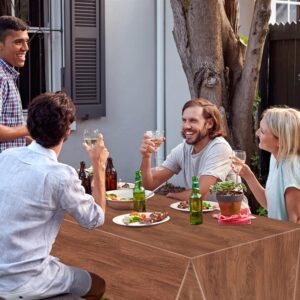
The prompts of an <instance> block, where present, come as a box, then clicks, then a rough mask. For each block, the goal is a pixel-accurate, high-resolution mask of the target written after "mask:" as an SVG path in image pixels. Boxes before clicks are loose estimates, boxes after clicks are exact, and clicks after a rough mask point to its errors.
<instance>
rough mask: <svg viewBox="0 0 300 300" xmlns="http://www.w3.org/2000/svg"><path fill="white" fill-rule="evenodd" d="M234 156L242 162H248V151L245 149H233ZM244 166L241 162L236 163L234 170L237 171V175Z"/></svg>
mask: <svg viewBox="0 0 300 300" xmlns="http://www.w3.org/2000/svg"><path fill="white" fill-rule="evenodd" d="M233 156H234V157H236V158H238V159H239V160H240V161H241V162H242V163H245V162H246V151H244V150H233ZM242 167H243V166H242V165H241V164H238V163H236V164H234V171H235V172H236V174H237V176H238V174H239V173H240V171H241V169H242Z"/></svg>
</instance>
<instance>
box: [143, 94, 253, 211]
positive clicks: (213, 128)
mask: <svg viewBox="0 0 300 300" xmlns="http://www.w3.org/2000/svg"><path fill="white" fill-rule="evenodd" d="M181 134H182V137H183V138H184V141H183V142H182V143H181V144H179V145H178V146H177V147H175V148H174V149H173V150H172V151H171V153H170V154H169V155H168V156H167V158H166V160H165V161H164V162H163V164H162V166H161V167H160V168H158V169H155V170H153V169H151V156H152V154H153V152H154V151H156V148H155V144H154V143H153V142H152V141H151V139H150V137H149V136H147V134H145V135H144V139H143V141H142V144H141V146H140V152H141V155H142V163H141V172H142V176H143V184H144V187H145V188H147V189H154V188H156V187H157V186H159V185H160V184H162V183H163V182H165V181H167V180H168V179H170V178H171V177H172V176H173V175H175V174H178V173H179V172H180V171H182V172H183V176H184V182H185V188H186V189H187V190H186V191H183V192H180V193H169V194H168V195H167V196H168V197H170V198H174V199H177V200H180V201H187V200H188V199H189V196H190V193H191V186H192V176H199V187H200V191H201V194H202V196H203V199H206V200H212V201H216V200H215V199H214V198H213V197H212V195H210V193H209V187H210V186H211V185H213V184H215V183H217V182H218V181H224V180H233V181H234V180H235V173H234V172H233V171H232V168H231V160H230V159H229V157H230V156H231V155H232V149H231V147H230V145H229V144H228V142H227V141H226V140H225V139H224V136H225V129H224V125H223V121H222V115H221V113H220V111H219V110H218V108H217V107H216V105H214V104H213V103H211V102H210V101H208V100H205V99H202V98H199V99H194V100H190V101H188V102H186V103H185V104H184V106H183V108H182V131H181ZM244 201H245V206H244V207H248V204H247V203H246V202H247V199H245V200H244Z"/></svg>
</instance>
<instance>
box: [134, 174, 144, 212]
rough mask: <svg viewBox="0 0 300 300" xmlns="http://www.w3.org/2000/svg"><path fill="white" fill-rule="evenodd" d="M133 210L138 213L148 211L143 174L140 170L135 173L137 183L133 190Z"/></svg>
mask: <svg viewBox="0 0 300 300" xmlns="http://www.w3.org/2000/svg"><path fill="white" fill-rule="evenodd" d="M133 210H134V211H137V212H145V211H146V201H145V189H144V187H143V185H142V174H141V171H140V170H137V171H136V172H135V183H134V188H133Z"/></svg>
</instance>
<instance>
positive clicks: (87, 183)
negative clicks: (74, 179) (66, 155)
mask: <svg viewBox="0 0 300 300" xmlns="http://www.w3.org/2000/svg"><path fill="white" fill-rule="evenodd" d="M78 176H79V179H80V180H81V185H82V186H83V187H84V189H85V192H86V193H87V194H90V195H91V194H92V188H91V179H90V177H89V175H88V174H87V172H86V171H85V162H84V161H81V162H80V169H79V172H78Z"/></svg>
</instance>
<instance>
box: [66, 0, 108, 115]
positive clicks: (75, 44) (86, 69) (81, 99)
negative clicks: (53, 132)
mask: <svg viewBox="0 0 300 300" xmlns="http://www.w3.org/2000/svg"><path fill="white" fill-rule="evenodd" d="M65 22H66V23H65V46H66V47H65V70H64V90H65V91H66V92H67V93H68V94H69V95H71V97H72V99H73V101H74V103H75V105H76V108H77V117H78V118H93V117H101V116H105V66H104V62H105V58H104V49H105V47H104V0H100V1H99V0H72V1H71V0H66V1H65Z"/></svg>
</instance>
